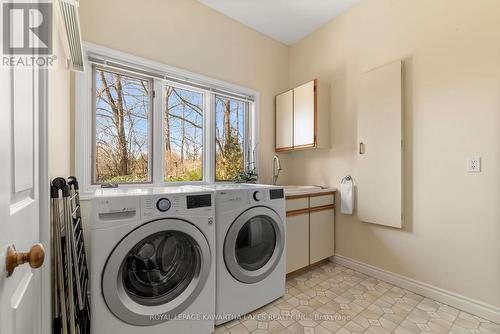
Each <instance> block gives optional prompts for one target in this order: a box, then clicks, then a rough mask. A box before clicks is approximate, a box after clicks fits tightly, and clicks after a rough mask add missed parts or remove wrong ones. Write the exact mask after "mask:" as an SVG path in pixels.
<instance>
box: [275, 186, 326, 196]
mask: <svg viewBox="0 0 500 334" xmlns="http://www.w3.org/2000/svg"><path fill="white" fill-rule="evenodd" d="M283 188H284V189H285V193H286V194H288V195H293V194H297V193H303V192H306V193H307V191H308V190H320V189H323V187H320V186H294V185H287V186H283Z"/></svg>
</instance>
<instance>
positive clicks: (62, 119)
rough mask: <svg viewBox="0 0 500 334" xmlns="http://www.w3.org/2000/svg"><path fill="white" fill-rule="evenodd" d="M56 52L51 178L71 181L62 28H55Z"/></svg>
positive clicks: (51, 87)
mask: <svg viewBox="0 0 500 334" xmlns="http://www.w3.org/2000/svg"><path fill="white" fill-rule="evenodd" d="M54 25H55V27H54V31H53V36H54V38H53V48H54V54H55V55H57V61H56V64H55V66H54V67H53V68H51V69H50V70H49V71H48V73H49V119H48V122H49V124H48V125H49V139H48V140H49V177H50V178H51V179H52V178H54V177H57V176H62V177H68V176H70V175H71V174H72V173H73V169H72V165H73V163H72V159H71V156H72V151H73V147H74V146H73V144H72V140H73V139H72V137H73V136H72V132H71V129H72V127H73V122H72V120H71V114H70V110H71V103H70V101H71V100H70V71H69V69H68V68H67V66H66V58H65V53H64V49H63V43H62V41H61V38H60V35H59V30H58V29H59V28H60V26H59V25H58V23H55V24H54Z"/></svg>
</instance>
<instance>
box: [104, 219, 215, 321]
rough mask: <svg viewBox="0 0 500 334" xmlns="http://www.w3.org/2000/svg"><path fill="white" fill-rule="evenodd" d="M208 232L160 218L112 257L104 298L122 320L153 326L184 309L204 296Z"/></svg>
mask: <svg viewBox="0 0 500 334" xmlns="http://www.w3.org/2000/svg"><path fill="white" fill-rule="evenodd" d="M210 261H211V256H210V247H209V244H208V241H207V239H206V238H205V236H204V235H203V233H202V232H201V231H200V230H199V229H198V228H196V227H195V226H194V225H192V224H191V223H189V222H187V221H183V220H180V219H161V220H156V221H153V222H150V223H147V224H144V225H142V226H140V227H138V228H137V229H135V230H133V231H132V232H130V233H129V234H128V235H127V236H126V237H125V238H123V239H122V240H121V241H120V243H119V244H118V245H117V246H116V247H115V249H114V250H113V252H112V253H111V255H110V256H109V258H108V260H107V262H106V265H105V266H104V271H103V274H102V294H103V296H104V299H105V301H106V304H107V306H108V308H109V309H110V310H111V312H113V313H114V314H115V315H116V316H117V317H118V318H120V319H121V320H122V321H124V322H127V323H129V324H132V325H139V326H150V325H156V324H158V323H160V322H165V321H168V320H170V319H172V318H173V317H175V316H176V315H178V314H180V313H181V312H182V311H183V310H185V309H186V308H187V307H188V306H189V305H191V304H192V302H193V301H194V300H195V299H196V297H197V296H198V295H199V293H200V292H201V290H202V289H203V286H204V285H205V282H206V280H207V278H208V274H209V271H210Z"/></svg>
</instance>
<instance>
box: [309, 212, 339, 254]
mask: <svg viewBox="0 0 500 334" xmlns="http://www.w3.org/2000/svg"><path fill="white" fill-rule="evenodd" d="M334 219H335V216H334V210H333V209H327V210H319V211H311V213H310V238H311V241H312V242H311V244H310V262H311V264H313V263H316V262H318V261H321V260H323V259H326V258H328V257H330V256H332V255H333V253H334V241H335V238H334V237H335V235H334V233H335V232H334V231H335V229H334Z"/></svg>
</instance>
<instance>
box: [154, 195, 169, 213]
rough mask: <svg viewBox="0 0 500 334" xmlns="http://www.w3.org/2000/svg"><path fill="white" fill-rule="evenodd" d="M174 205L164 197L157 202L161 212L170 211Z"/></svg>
mask: <svg viewBox="0 0 500 334" xmlns="http://www.w3.org/2000/svg"><path fill="white" fill-rule="evenodd" d="M171 206H172V203H170V200H169V199H168V198H165V197H162V198H160V199H159V200H158V201H156V208H157V209H158V210H159V211H161V212H166V211H168V210H169V209H170V207H171Z"/></svg>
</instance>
